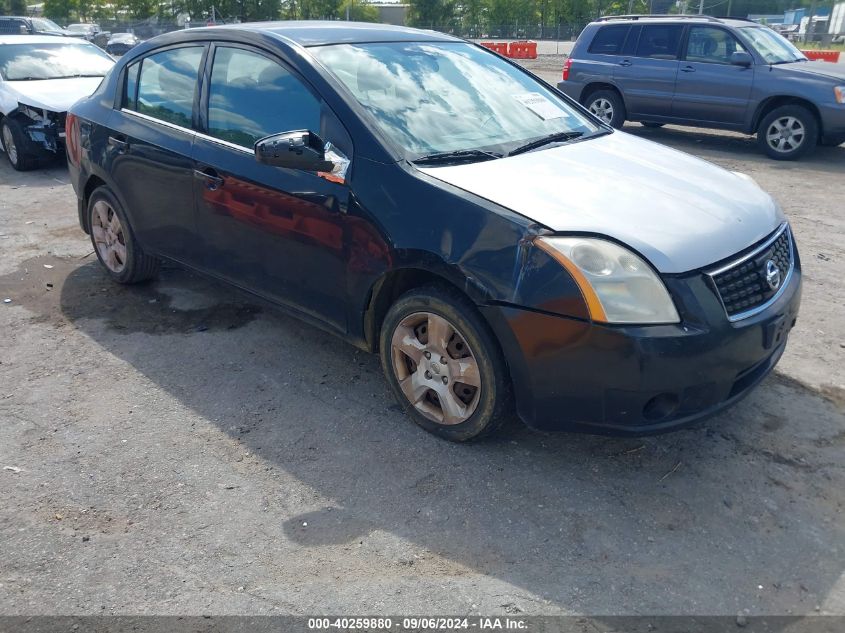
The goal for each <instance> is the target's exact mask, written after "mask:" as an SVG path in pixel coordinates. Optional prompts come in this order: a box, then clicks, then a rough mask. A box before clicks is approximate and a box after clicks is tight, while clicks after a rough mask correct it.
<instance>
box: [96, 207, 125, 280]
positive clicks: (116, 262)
mask: <svg viewBox="0 0 845 633" xmlns="http://www.w3.org/2000/svg"><path fill="white" fill-rule="evenodd" d="M91 232H92V234H93V236H94V245H95V246H96V247H97V252H98V253H99V255H100V259H102V260H103V263H104V264H105V265H106V267H107V268H108V269H109V270H110V271H112V272H113V273H116V274H120V273H121V272H122V271H123V268H124V267H125V266H126V238H125V235H124V233H123V226H121V224H120V218H119V217H117V213H115V211H114V209H112V208H111V206H109V204H108V203H107V202H106V201H105V200H98V201H97V203H96V204H95V205H94V208H93V210H92V213H91Z"/></svg>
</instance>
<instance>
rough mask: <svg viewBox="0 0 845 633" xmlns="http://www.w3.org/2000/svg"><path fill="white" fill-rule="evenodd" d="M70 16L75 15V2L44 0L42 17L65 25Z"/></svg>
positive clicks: (69, 0)
mask: <svg viewBox="0 0 845 633" xmlns="http://www.w3.org/2000/svg"><path fill="white" fill-rule="evenodd" d="M71 14H74V15H75V14H76V0H44V15H45V16H46V17H48V18H50V19H51V20H55V21H57V22H62V23H64V24H67V23H68V22H70V16H71Z"/></svg>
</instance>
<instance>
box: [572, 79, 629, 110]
mask: <svg viewBox="0 0 845 633" xmlns="http://www.w3.org/2000/svg"><path fill="white" fill-rule="evenodd" d="M599 90H612V91H613V92H615V93H616V94H618V95H619V98H620V99H622V103H623V104H625V109H626V110H627V108H628V104H627V103H626V102H625V95H624V94H622V91H621V90H620V89H619V87H618V86H616V85H614V84H612V83H609V82H607V81H592V82H590V83H588V84H587V85H585V86H584V89H583V90H582V91H581V99H580V102H581V105H583V106H584V107H587V99H589V98H590V97H591V96H592V95H593V93H596V92H598V91H599Z"/></svg>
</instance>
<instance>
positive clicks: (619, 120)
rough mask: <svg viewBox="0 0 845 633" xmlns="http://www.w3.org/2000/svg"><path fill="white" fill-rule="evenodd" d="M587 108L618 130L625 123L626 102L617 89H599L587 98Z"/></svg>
mask: <svg viewBox="0 0 845 633" xmlns="http://www.w3.org/2000/svg"><path fill="white" fill-rule="evenodd" d="M584 105H586V106H587V109H588V110H589V111H590V112H592V113H593V114H594V115H596V116H597V117H598V118H600V119H601V120H602V121H604V122H605V123H607V124H608V125H610V126H613V127H615V128H616V129H617V130H618V129H620V128H621V127H622V126H623V125H625V116H626V114H625V103H624V102H623V101H622V97H621V96H620V95H619V93H618V92H616V91H615V90H597V91H596V92H594V93H592V94H591V95H590V96H589V97H587V99H586V100H585V103H584Z"/></svg>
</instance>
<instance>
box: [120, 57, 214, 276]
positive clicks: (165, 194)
mask: <svg viewBox="0 0 845 633" xmlns="http://www.w3.org/2000/svg"><path fill="white" fill-rule="evenodd" d="M206 48H207V47H206V46H205V45H203V44H190V45H184V46H177V47H172V48H168V49H165V50H160V51H157V52H154V53H152V54H150V55H147V56H146V57H144V58H143V59H141V60H139V61H137V62H135V63H133V64H132V65H130V66H128V67H127V69H126V71H125V76H124V88H123V99H122V103H121V108H120V109H119V110H115V111H113V113H112V115H111V116H110V118H109V128H110V130H109V137H108V152H109V159H110V161H111V168H110V172H111V175H112V178H113V179H114V182H115V185H116V188H117V193H118V195H119V196H120V198H121V201H122V202H123V204H124V206H126V211H127V213H128V214H129V217H130V219H131V222H132V227H133V229H134V231H135V233H136V236H137V237H138V239H139V241H140V242H141V244H142V245H143V247H144V248H145V249H146V250H147V251H149V252H152V253H157V254H160V255H165V256H167V257H170V258H172V259H175V260H178V261H181V262H184V263H186V264H191V265H195V264H196V263H197V257H198V253H199V251H198V249H197V241H196V239H195V234H196V224H195V221H194V204H193V202H194V200H193V183H194V174H193V163H192V162H191V147H192V145H193V142H194V136H195V133H194V131H193V130H192V129H191V128H192V126H193V124H194V111H195V107H196V103H197V102H198V81H199V69H200V67H201V65H202V60H203V57H204V55H205V51H206Z"/></svg>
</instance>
